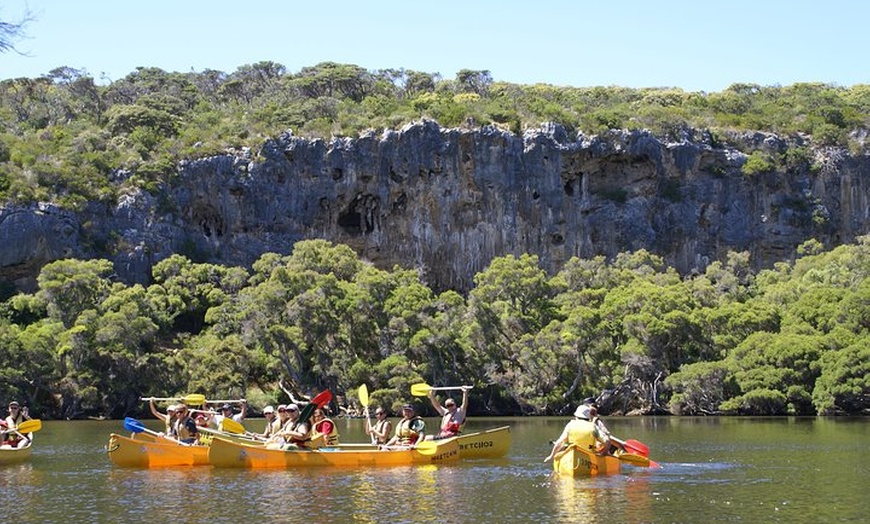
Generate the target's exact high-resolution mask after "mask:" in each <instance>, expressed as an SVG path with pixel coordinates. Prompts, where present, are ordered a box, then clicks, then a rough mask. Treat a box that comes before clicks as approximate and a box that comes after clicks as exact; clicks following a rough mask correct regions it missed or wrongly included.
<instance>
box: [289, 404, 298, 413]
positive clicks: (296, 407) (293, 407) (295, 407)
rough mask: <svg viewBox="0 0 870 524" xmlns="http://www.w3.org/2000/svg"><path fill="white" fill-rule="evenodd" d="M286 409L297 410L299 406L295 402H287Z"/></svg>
mask: <svg viewBox="0 0 870 524" xmlns="http://www.w3.org/2000/svg"><path fill="white" fill-rule="evenodd" d="M287 411H299V406H297V405H296V404H287Z"/></svg>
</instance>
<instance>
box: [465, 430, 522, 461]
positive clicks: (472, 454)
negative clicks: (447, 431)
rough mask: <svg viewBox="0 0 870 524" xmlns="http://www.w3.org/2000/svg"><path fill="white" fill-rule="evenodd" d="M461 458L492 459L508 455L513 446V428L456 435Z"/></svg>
mask: <svg viewBox="0 0 870 524" xmlns="http://www.w3.org/2000/svg"><path fill="white" fill-rule="evenodd" d="M456 442H458V443H459V458H460V459H492V458H501V457H503V456H505V455H507V452H508V450H509V449H510V447H511V428H510V426H502V427H500V428H493V429H488V430H486V431H478V432H476V433H468V434H462V435H459V436H458V437H456Z"/></svg>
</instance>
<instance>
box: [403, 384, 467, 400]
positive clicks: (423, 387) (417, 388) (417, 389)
mask: <svg viewBox="0 0 870 524" xmlns="http://www.w3.org/2000/svg"><path fill="white" fill-rule="evenodd" d="M463 388H468V389H471V388H472V386H449V387H440V388H433V387H432V386H430V385H429V384H425V383H422V382H421V383H420V384H411V394H412V395H414V396H415V397H425V396H426V395H428V394H429V392H430V391H445V390H451V389H463Z"/></svg>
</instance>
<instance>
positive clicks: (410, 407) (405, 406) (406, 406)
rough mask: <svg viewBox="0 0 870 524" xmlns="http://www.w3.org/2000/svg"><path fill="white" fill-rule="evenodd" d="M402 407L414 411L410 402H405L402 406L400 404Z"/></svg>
mask: <svg viewBox="0 0 870 524" xmlns="http://www.w3.org/2000/svg"><path fill="white" fill-rule="evenodd" d="M402 409H410V410H411V411H414V406H412V405H411V404H405V405H404V406H402Z"/></svg>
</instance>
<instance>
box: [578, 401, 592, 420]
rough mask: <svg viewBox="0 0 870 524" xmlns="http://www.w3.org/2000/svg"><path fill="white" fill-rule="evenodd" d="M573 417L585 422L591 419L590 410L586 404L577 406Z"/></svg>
mask: <svg viewBox="0 0 870 524" xmlns="http://www.w3.org/2000/svg"><path fill="white" fill-rule="evenodd" d="M574 416H575V417H577V418H585V419H586V420H589V419H590V418H592V408H590V407H589V406H587V405H586V404H582V405H580V406H577V409H575V410H574Z"/></svg>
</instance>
